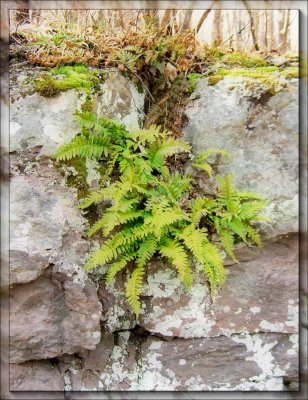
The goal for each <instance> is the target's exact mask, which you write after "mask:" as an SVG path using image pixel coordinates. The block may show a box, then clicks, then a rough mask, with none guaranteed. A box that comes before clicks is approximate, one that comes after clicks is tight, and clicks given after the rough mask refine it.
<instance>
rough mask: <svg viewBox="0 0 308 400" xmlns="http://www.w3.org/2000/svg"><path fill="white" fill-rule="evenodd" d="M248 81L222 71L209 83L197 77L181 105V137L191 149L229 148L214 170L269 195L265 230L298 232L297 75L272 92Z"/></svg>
mask: <svg viewBox="0 0 308 400" xmlns="http://www.w3.org/2000/svg"><path fill="white" fill-rule="evenodd" d="M248 83H249V81H247V79H245V78H240V77H226V78H225V79H223V80H221V81H220V82H218V83H217V84H216V85H215V86H208V85H207V82H206V81H205V80H202V79H200V80H199V82H198V84H197V89H196V91H195V92H194V93H193V95H192V100H191V102H190V103H189V104H188V107H187V110H186V115H187V118H188V121H189V122H188V124H187V126H186V128H185V135H184V137H185V138H186V139H187V140H189V141H190V142H191V143H192V145H193V148H194V151H195V153H196V154H198V153H199V152H201V151H202V150H204V149H205V148H217V147H220V148H224V149H226V150H228V151H229V152H230V157H228V158H224V159H222V160H220V161H219V163H218V164H217V165H216V171H217V174H218V175H225V174H232V175H233V179H234V183H235V185H236V186H237V187H238V188H239V189H244V188H245V190H253V191H255V192H257V193H259V194H261V195H264V196H266V197H267V198H268V199H269V206H268V208H267V214H268V216H269V217H270V218H272V221H271V222H269V223H264V224H262V230H263V232H264V234H266V235H267V236H268V237H275V236H277V235H279V234H281V235H283V234H286V233H292V232H298V137H299V136H298V118H297V116H298V84H297V80H294V82H293V81H291V82H290V81H289V83H286V85H287V86H286V87H285V88H284V89H282V90H281V91H280V92H278V93H277V94H275V95H274V96H271V97H268V96H266V95H264V94H263V93H262V90H261V91H260V92H259V91H258V90H257V89H258V88H259V86H260V85H259V86H258V85H256V87H255V89H250V90H249V89H247V84H248ZM250 85H251V83H250ZM255 96H256V97H255ZM205 121H206V123H205Z"/></svg>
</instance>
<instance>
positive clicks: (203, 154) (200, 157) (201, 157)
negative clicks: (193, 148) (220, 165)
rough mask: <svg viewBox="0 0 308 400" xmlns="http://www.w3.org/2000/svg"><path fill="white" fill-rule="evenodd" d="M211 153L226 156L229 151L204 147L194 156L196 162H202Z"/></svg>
mask: <svg viewBox="0 0 308 400" xmlns="http://www.w3.org/2000/svg"><path fill="white" fill-rule="evenodd" d="M212 154H221V155H222V156H228V155H229V152H228V151H227V150H224V149H206V150H204V151H202V152H201V153H200V154H198V156H197V157H196V163H198V164H199V163H202V162H204V161H205V160H206V159H208V158H209V156H211V155H212Z"/></svg>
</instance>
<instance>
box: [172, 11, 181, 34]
mask: <svg viewBox="0 0 308 400" xmlns="http://www.w3.org/2000/svg"><path fill="white" fill-rule="evenodd" d="M176 15H177V10H173V13H172V18H173V29H174V32H175V33H178V32H179V30H180V27H179V24H178V22H177V19H176Z"/></svg>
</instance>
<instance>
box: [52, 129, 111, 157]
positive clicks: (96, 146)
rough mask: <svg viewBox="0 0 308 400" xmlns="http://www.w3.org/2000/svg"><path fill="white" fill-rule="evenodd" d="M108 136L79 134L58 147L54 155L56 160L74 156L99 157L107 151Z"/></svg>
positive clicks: (106, 153)
mask: <svg viewBox="0 0 308 400" xmlns="http://www.w3.org/2000/svg"><path fill="white" fill-rule="evenodd" d="M109 144H110V138H108V137H107V138H103V137H100V136H94V135H91V136H90V137H89V138H88V137H86V136H84V135H80V136H75V138H74V139H73V140H72V141H71V142H70V143H68V144H65V145H63V146H61V147H60V148H59V150H58V151H57V152H56V154H55V155H54V157H55V158H56V160H57V161H66V160H71V159H72V158H74V157H77V156H79V157H82V158H91V157H93V158H96V159H98V158H100V157H101V155H102V154H103V153H104V154H105V156H107V155H108V153H109Z"/></svg>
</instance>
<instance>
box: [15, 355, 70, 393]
mask: <svg viewBox="0 0 308 400" xmlns="http://www.w3.org/2000/svg"><path fill="white" fill-rule="evenodd" d="M10 390H12V391H46V390H50V391H53V390H54V391H63V390H64V380H63V378H62V376H61V374H60V371H59V369H58V367H57V365H56V364H52V363H51V362H50V361H28V362H26V363H24V364H11V365H10ZM63 398H64V397H63Z"/></svg>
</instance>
